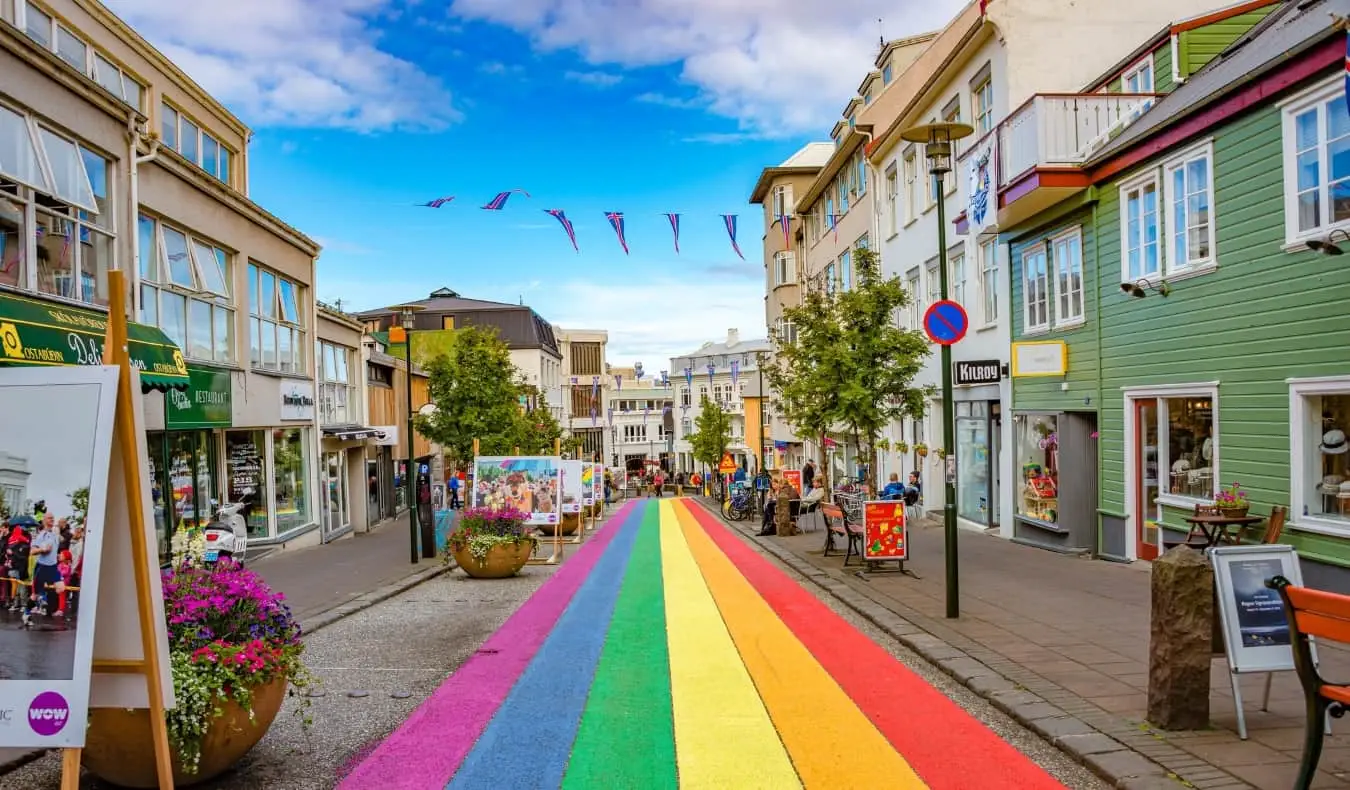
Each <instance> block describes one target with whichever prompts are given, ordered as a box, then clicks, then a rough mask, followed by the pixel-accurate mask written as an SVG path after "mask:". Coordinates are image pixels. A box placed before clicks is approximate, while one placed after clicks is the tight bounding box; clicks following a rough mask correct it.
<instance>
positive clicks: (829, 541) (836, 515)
mask: <svg viewBox="0 0 1350 790" xmlns="http://www.w3.org/2000/svg"><path fill="white" fill-rule="evenodd" d="M820 515H821V518H823V519H824V520H825V556H826V557H828V556H830V552H831V551H838V550H839V547H838V546H836V545H834V536H835V535H839V536H840V537H842V538H844V539H846V540H847V539H848V530H847V529H846V528H845V527H844V509H843V508H841V507H839V506H838V505H833V504H828V503H825V504H822V505H821V506H820Z"/></svg>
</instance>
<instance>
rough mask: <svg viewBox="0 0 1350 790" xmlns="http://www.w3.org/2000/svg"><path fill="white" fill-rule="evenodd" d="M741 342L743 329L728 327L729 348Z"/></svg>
mask: <svg viewBox="0 0 1350 790" xmlns="http://www.w3.org/2000/svg"><path fill="white" fill-rule="evenodd" d="M739 342H741V330H739V329H728V330H727V348H731V347H732V346H735V345H736V344H737V343H739Z"/></svg>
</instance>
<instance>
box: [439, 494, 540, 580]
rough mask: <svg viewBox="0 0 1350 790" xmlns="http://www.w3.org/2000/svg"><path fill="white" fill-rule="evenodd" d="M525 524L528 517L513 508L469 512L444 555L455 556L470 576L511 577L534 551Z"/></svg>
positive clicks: (448, 542)
mask: <svg viewBox="0 0 1350 790" xmlns="http://www.w3.org/2000/svg"><path fill="white" fill-rule="evenodd" d="M528 520H529V516H528V515H527V514H525V513H522V512H521V511H519V510H516V509H515V508H510V507H507V508H500V509H497V508H486V507H474V508H469V509H468V510H465V511H464V515H462V516H460V517H459V523H458V524H456V525H455V529H454V531H453V532H451V533H450V536H449V537H448V538H446V541H445V551H446V554H447V555H450V556H454V558H455V561H456V562H457V563H459V567H461V568H463V569H464V572H465V573H467V574H469V575H470V576H475V577H480V578H494V577H500V576H510V575H512V574H514V573H515V572H516V571H519V570H520V569H521V568H522V567H524V565H525V562H526V561H527V560H528V559H529V558H530V554H531V553H532V552H533V551H534V547H535V542H536V541H535V538H534V536H533V535H531V534H529V532H528V531H527V529H526V526H525V522H526V521H528ZM448 559H449V556H447V561H448Z"/></svg>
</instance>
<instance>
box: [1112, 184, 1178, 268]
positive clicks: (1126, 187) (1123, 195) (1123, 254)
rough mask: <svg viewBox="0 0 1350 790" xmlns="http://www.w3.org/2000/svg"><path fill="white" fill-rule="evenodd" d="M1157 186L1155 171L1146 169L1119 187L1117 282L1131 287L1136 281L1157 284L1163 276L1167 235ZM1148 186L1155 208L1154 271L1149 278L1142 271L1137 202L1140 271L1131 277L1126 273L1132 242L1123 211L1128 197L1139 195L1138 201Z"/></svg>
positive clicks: (1141, 232)
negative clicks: (1155, 255) (1155, 265)
mask: <svg viewBox="0 0 1350 790" xmlns="http://www.w3.org/2000/svg"><path fill="white" fill-rule="evenodd" d="M1158 182H1159V178H1158V170H1157V168H1155V167H1150V168H1149V169H1148V170H1147V172H1145V173H1142V174H1140V175H1138V176H1135V177H1134V178H1132V179H1130V180H1129V181H1126V182H1124V183H1122V184H1121V185H1120V278H1121V279H1120V281H1121V282H1126V283H1132V282H1136V281H1138V280H1144V281H1145V282H1150V283H1157V282H1158V281H1159V280H1161V279H1162V278H1163V272H1164V271H1166V266H1167V264H1166V262H1165V260H1164V258H1165V257H1166V256H1165V255H1164V253H1165V252H1166V249H1165V248H1164V242H1165V241H1166V240H1167V233H1166V223H1165V222H1164V221H1163V220H1164V216H1163V212H1164V211H1165V210H1166V206H1165V205H1164V195H1163V190H1162V184H1160V183H1158ZM1149 186H1152V187H1153V194H1154V195H1155V201H1154V202H1155V204H1156V209H1155V211H1154V222H1155V223H1157V225H1158V233H1157V241H1155V242H1154V243H1155V244H1156V245H1157V246H1158V270H1157V271H1156V272H1153V273H1151V274H1150V273H1148V272H1144V271H1143V268H1144V266H1145V257H1146V256H1145V255H1144V251H1145V243H1144V241H1143V237H1144V236H1145V235H1147V234H1146V233H1145V232H1144V225H1143V208H1142V202H1141V208H1140V226H1139V233H1140V238H1139V239H1138V241H1139V248H1138V249H1139V267H1140V270H1141V274H1139V275H1138V276H1135V275H1132V274H1131V273H1130V243H1131V242H1132V241H1135V239H1132V238H1131V237H1130V213H1129V210H1128V208H1127V203H1128V201H1129V196H1130V194H1131V193H1134V192H1139V194H1140V195H1141V197H1142V195H1143V191H1144V189H1145V188H1147V187H1149Z"/></svg>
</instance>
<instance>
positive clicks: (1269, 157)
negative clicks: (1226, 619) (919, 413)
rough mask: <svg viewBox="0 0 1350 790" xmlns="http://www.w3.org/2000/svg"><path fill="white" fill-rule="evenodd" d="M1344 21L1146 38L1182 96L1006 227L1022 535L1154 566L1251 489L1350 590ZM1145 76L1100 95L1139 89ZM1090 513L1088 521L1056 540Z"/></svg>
mask: <svg viewBox="0 0 1350 790" xmlns="http://www.w3.org/2000/svg"><path fill="white" fill-rule="evenodd" d="M1334 5H1335V4H1334V3H1328V2H1311V3H1307V2H1305V3H1302V4H1297V3H1292V2H1290V3H1283V4H1274V5H1271V4H1259V5H1253V7H1250V8H1240V9H1234V11H1236V13H1230V14H1229V15H1228V16H1227V17H1225V18H1223V19H1221V20H1217V21H1216V20H1211V21H1210V22H1208V23H1207V24H1202V25H1199V26H1196V27H1193V28H1191V29H1189V30H1186V31H1183V32H1184V33H1186V34H1187V35H1186V36H1184V37H1182V38H1180V40H1178V37H1177V36H1176V35H1175V30H1174V31H1173V35H1171V36H1169V37H1168V39H1167V40H1165V41H1162V42H1152V44H1153V49H1151V50H1149V53H1150V56H1151V58H1152V59H1151V63H1152V66H1153V67H1154V68H1155V69H1157V68H1158V67H1159V66H1160V64H1162V63H1164V62H1166V63H1167V69H1168V71H1169V77H1180V81H1179V82H1178V81H1172V80H1169V82H1168V84H1167V86H1166V87H1167V88H1170V91H1169V92H1167V93H1166V94H1165V95H1163V96H1160V97H1159V98H1158V99H1157V100H1156V101H1155V102H1154V103H1153V105H1152V106H1151V107H1150V108H1149V109H1147V110H1146V111H1144V112H1143V113H1142V114H1141V115H1140V116H1139V117H1137V118H1135V119H1132V122H1130V123H1128V124H1127V125H1122V128H1120V129H1118V130H1115V131H1114V132H1113V134H1112V135H1111V137H1110V139H1109V140H1107V141H1104V142H1103V143H1102V144H1101V147H1100V148H1099V150H1096V151H1095V152H1094V153H1092V155H1091V156H1090V158H1088V160H1087V161H1086V162H1085V163H1084V164H1083V165H1082V166H1080V167H1075V168H1072V169H1069V168H1065V169H1064V172H1061V173H1058V174H1057V175H1056V177H1055V179H1053V181H1052V180H1051V179H1048V178H1043V179H1042V181H1043V182H1045V183H1047V184H1050V183H1052V184H1053V186H1052V187H1051V186H1045V187H1040V188H1039V189H1040V190H1041V194H1040V195H1037V194H1036V191H1037V187H1032V188H1028V189H1026V190H1024V191H1023V194H1022V195H1021V196H1019V197H1020V198H1022V199H1025V198H1031V199H1032V200H1039V201H1040V204H1041V207H1040V208H1039V210H1037V211H1036V212H1035V213H1034V214H1032V215H1031V216H1030V217H1029V218H1027V219H1025V220H1023V221H1021V222H1020V223H1019V224H1018V225H1017V226H1015V227H1011V226H1010V227H1001V228H1000V238H1001V241H1003V242H1005V243H1008V244H1009V249H1010V253H1011V257H1010V259H1011V261H1012V265H1011V267H1010V274H1011V279H1012V283H1011V292H1010V293H1011V299H1012V313H1013V316H1014V323H1013V349H1012V373H1013V376H1014V383H1013V419H1014V440H1015V450H1014V453H1015V454H1014V467H1015V468H1014V469H1013V473H1014V475H1016V479H1017V480H1018V481H1019V483H1020V484H1021V485H1022V487H1023V488H1022V492H1021V494H1020V495H1019V496H1018V497H1016V502H1017V508H1016V509H1017V511H1018V529H1017V531H1016V536H1017V537H1018V538H1019V539H1022V540H1026V541H1029V542H1034V543H1039V544H1041V545H1049V546H1052V547H1056V548H1061V549H1064V550H1079V551H1090V552H1093V553H1095V554H1097V555H1099V556H1102V557H1107V558H1116V559H1123V560H1133V559H1148V558H1151V557H1153V556H1156V555H1157V553H1158V552H1159V551H1160V550H1162V549H1163V548H1164V546H1165V545H1167V544H1170V543H1174V542H1179V541H1180V540H1182V539H1183V538H1184V536H1185V530H1186V524H1185V523H1184V522H1183V521H1182V517H1183V516H1184V515H1187V514H1189V513H1190V512H1191V511H1192V510H1193V508H1194V506H1195V505H1196V504H1197V503H1208V502H1211V501H1212V500H1213V496H1214V493H1215V491H1216V489H1220V488H1223V487H1225V486H1229V485H1232V484H1240V486H1241V487H1242V488H1243V489H1244V490H1245V491H1247V492H1248V493H1249V495H1250V499H1251V503H1252V511H1253V513H1254V514H1256V515H1261V516H1264V515H1266V514H1267V513H1269V511H1270V509H1271V508H1272V507H1273V506H1276V505H1284V506H1287V507H1288V508H1289V514H1290V517H1289V524H1288V526H1287V527H1286V530H1285V532H1284V536H1283V539H1284V540H1285V541H1286V542H1289V543H1293V544H1294V545H1295V546H1297V547H1298V549H1299V551H1300V554H1301V555H1302V556H1303V558H1304V560H1305V563H1304V566H1305V573H1306V574H1307V575H1308V578H1309V580H1310V582H1313V583H1318V584H1319V585H1320V586H1329V587H1333V588H1341V589H1350V574H1341V573H1340V571H1341V570H1342V569H1345V568H1350V453H1347V452H1346V451H1347V449H1350V445H1348V444H1347V442H1346V435H1347V432H1350V269H1347V267H1346V266H1345V265H1344V264H1342V263H1341V260H1342V259H1340V258H1338V257H1336V255H1335V253H1339V252H1341V251H1342V250H1344V251H1346V252H1350V111H1347V107H1346V86H1345V80H1344V66H1343V63H1344V58H1345V51H1346V50H1345V46H1346V34H1345V33H1344V32H1338V31H1336V30H1334V29H1333V28H1332V24H1331V18H1330V16H1329V13H1328V12H1329V11H1331V10H1334V8H1333V6H1334ZM1178 53H1180V56H1181V57H1182V58H1184V59H1185V63H1184V65H1185V68H1183V69H1180V70H1179V71H1178V70H1173V69H1172V68H1171V63H1173V62H1177V60H1175V59H1176V58H1178ZM1206 57H1207V58H1209V62H1208V63H1207V64H1205V65H1202V61H1203V60H1204V59H1205V58H1206ZM1131 68H1132V66H1130V65H1127V66H1125V67H1124V68H1123V69H1122V71H1121V72H1120V73H1119V74H1114V75H1107V77H1106V78H1105V79H1103V81H1102V82H1101V83H1099V85H1098V86H1095V87H1097V88H1106V89H1108V90H1109V89H1112V88H1115V89H1121V86H1122V84H1123V85H1124V88H1123V89H1124V91H1125V92H1127V93H1128V92H1136V91H1134V90H1132V89H1131V87H1130V85H1129V84H1128V80H1129V78H1130V76H1129V75H1130V73H1131V72H1130V69H1131ZM1156 73H1157V72H1155V74H1156ZM1122 80H1126V82H1125V83H1122ZM1159 87H1163V86H1162V85H1161V80H1160V81H1159V83H1157V84H1155V85H1154V88H1155V90H1156V89H1157V88H1159ZM1138 92H1142V91H1138ZM1084 497H1090V498H1091V499H1092V500H1094V501H1095V502H1096V508H1095V513H1096V519H1095V523H1089V525H1088V526H1089V528H1088V529H1086V530H1084V529H1083V528H1082V526H1083V525H1081V524H1061V523H1060V522H1061V519H1060V518H1059V510H1061V509H1062V510H1064V512H1065V513H1069V512H1081V510H1079V509H1078V508H1077V507H1075V506H1074V503H1075V502H1077V501H1078V500H1080V499H1081V498H1084ZM1089 522H1091V520H1089ZM1338 576H1342V578H1340V579H1339V580H1337V579H1336V577H1338Z"/></svg>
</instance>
